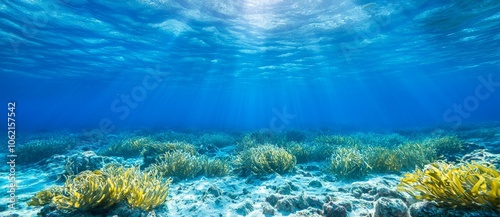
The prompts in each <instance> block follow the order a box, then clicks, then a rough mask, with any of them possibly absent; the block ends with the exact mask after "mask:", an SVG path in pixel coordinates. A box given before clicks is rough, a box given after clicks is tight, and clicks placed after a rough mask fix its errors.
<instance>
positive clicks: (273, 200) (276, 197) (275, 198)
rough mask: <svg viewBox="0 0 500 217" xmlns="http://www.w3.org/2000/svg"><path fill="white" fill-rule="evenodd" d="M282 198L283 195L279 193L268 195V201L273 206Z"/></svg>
mask: <svg viewBox="0 0 500 217" xmlns="http://www.w3.org/2000/svg"><path fill="white" fill-rule="evenodd" d="M281 198H283V196H281V195H279V194H271V195H269V196H268V197H266V202H268V203H269V204H271V206H275V205H276V203H278V200H280V199H281Z"/></svg>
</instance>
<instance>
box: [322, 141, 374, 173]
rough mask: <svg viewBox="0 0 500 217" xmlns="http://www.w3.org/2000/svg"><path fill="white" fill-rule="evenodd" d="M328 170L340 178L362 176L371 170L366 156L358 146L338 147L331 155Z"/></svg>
mask: <svg viewBox="0 0 500 217" xmlns="http://www.w3.org/2000/svg"><path fill="white" fill-rule="evenodd" d="M328 170H329V171H330V172H332V173H334V174H336V175H337V176H338V177H339V178H345V179H353V178H362V177H364V176H366V175H367V174H368V172H369V171H370V170H371V167H370V165H368V163H367V162H366V159H365V157H364V156H363V155H362V154H361V152H360V151H359V150H358V149H357V148H338V149H337V151H335V153H334V154H332V156H331V157H330V165H329V168H328Z"/></svg>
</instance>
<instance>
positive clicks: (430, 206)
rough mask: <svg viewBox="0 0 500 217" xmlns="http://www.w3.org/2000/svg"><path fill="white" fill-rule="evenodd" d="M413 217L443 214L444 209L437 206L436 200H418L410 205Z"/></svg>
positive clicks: (410, 212)
mask: <svg viewBox="0 0 500 217" xmlns="http://www.w3.org/2000/svg"><path fill="white" fill-rule="evenodd" d="M408 213H409V214H410V216H411V217H425V216H441V215H443V210H442V209H439V208H438V207H437V204H436V203H435V202H428V201H425V202H418V203H415V204H413V205H411V206H410V210H409V211H408Z"/></svg>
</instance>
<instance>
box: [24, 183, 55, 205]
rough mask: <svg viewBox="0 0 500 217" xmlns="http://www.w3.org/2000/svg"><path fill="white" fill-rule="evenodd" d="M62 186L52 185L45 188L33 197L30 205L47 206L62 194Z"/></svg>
mask: <svg viewBox="0 0 500 217" xmlns="http://www.w3.org/2000/svg"><path fill="white" fill-rule="evenodd" d="M62 190H63V189H62V187H60V186H52V187H50V188H47V189H45V190H42V191H39V192H38V193H36V194H35V196H33V197H31V199H30V201H29V202H28V206H45V205H47V204H49V203H50V202H52V198H54V197H55V196H58V195H61V194H62Z"/></svg>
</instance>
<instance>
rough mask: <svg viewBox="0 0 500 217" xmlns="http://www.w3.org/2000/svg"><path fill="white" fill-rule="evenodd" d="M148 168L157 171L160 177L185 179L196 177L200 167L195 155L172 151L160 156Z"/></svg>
mask: <svg viewBox="0 0 500 217" xmlns="http://www.w3.org/2000/svg"><path fill="white" fill-rule="evenodd" d="M149 168H153V169H156V170H158V172H159V173H160V174H161V175H162V176H167V177H177V178H179V179H187V178H193V177H195V176H196V175H198V173H199V172H200V171H201V169H202V165H201V163H200V160H199V159H198V157H197V156H195V155H192V154H190V153H188V152H185V151H173V152H167V153H165V154H163V155H161V156H160V157H159V159H158V160H157V162H156V163H155V164H153V165H151V166H150V167H149Z"/></svg>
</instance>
